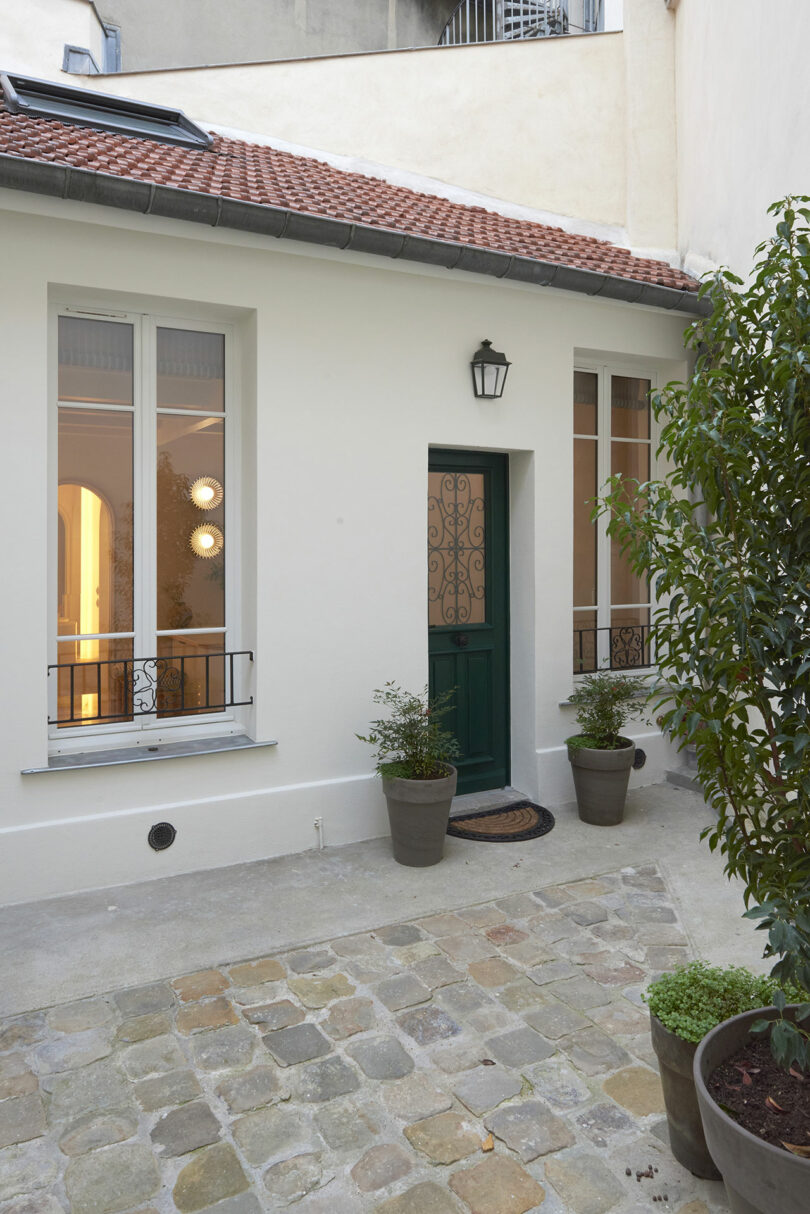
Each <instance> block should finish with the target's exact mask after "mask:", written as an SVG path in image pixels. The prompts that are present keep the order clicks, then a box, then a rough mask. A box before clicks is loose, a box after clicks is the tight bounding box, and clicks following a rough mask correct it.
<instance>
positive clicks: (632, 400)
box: [574, 367, 654, 674]
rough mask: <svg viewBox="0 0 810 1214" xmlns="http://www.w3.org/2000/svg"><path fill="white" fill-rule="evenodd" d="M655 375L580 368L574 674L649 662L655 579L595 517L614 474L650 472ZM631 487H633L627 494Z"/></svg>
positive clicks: (639, 476) (640, 476) (643, 476)
mask: <svg viewBox="0 0 810 1214" xmlns="http://www.w3.org/2000/svg"><path fill="white" fill-rule="evenodd" d="M653 386H654V385H653V382H652V379H651V378H650V377H644V376H638V375H634V374H617V373H616V372H615V371H614V370H612V369H610V368H608V367H593V368H587V369H586V368H585V367H583V368H582V369H580V370H576V371H575V372H574V673H575V674H580V673H584V672H587V671H593V670H597V669H603V668H610V669H614V670H627V669H633V668H638V667H645V666H649V665H650V662H651V657H650V646H649V640H648V638H649V627H650V608H651V602H650V582H649V578H647V577H644V576H641V577H640V576H639V575H638V574H636V573H634V572H633V570H632V569H631V568H630V563H629V561H628V559H627V557H626V556H624V555H623V554H622V552H621V551H620V548H619V544H618V542H617V541H616V540H615V539H611V538H610V537H609V536H608V534H607V519H606V518H605V517H604V516H602V517H601V518H600V519H599V520H598V521H596V522H592V521H591V510H592V508H593V498H595V497H596V496H597V493H598V492H599V490H600V488H601V486H603V485H604V483H605V481H606V480H607V478H608V477H609V476H615V475H617V474H618V475H620V476H622V477H623V478H627V479H628V480H630V481H639V482H644V481H647V480H649V479H650V475H651V469H652V458H653V451H652V418H651V411H650V391H651V389H652V388H653ZM630 492H632V489H631V488H630V486H628V493H630Z"/></svg>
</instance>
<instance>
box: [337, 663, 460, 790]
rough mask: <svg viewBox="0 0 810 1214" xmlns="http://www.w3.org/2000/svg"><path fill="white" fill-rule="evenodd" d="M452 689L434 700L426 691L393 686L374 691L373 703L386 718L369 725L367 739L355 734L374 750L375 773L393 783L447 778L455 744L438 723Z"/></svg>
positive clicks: (447, 708) (449, 706) (447, 707)
mask: <svg viewBox="0 0 810 1214" xmlns="http://www.w3.org/2000/svg"><path fill="white" fill-rule="evenodd" d="M454 694H455V688H453V689H452V690H451V691H446V692H444V693H443V694H442V695H440V696H436V697H435V699H429V697H428V690H427V688H425V690H424V691H423V692H422V693H421V694H420V695H413V694H412V693H411V692H408V691H403V690H402V688H401V687H397V685H396V684H395V683H386V684H385V686H384V687H378V688H377V690H376V691H375V692H374V703H375V704H381V705H382V706H383V707H384V708H387V709H388V710H389V714H390V715H389V716H387V717H385V718H383V719H382V720H379V721H372V722H371V731H370V732H369V733H368V735H367V736H365V737H364V736H363V735H362V734H357V737H358V738H359V739H360V741H361V742H368V743H369V745H371V746H376V747H377V771H378V773H379V774H380V775H381V776H385V777H387V778H388V779H389V780H393V779H395V778H396V777H401V778H403V779H406V780H435V779H438V778H439V777H441V776H444V775H447V768H448V764H449V763H450V762H451V760H453V759H456V758H458V756H459V754H460V751H459V746H458V742H457V741H456V739H455V737H454V736H453V734H452V733H451V732H450V730H449V729H444V728H443V726H442V724H441V719H442V717H445V716H446V715H447V713H448V712H452V710H453V706H452V704H451V703H450V701H451V700H452V698H453V696H454Z"/></svg>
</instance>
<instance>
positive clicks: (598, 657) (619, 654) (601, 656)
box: [574, 624, 653, 674]
mask: <svg viewBox="0 0 810 1214" xmlns="http://www.w3.org/2000/svg"><path fill="white" fill-rule="evenodd" d="M652 664H653V663H652V655H651V653H650V625H649V624H621V625H618V626H616V627H613V628H575V629H574V674H591V673H593V671H595V670H640V669H643V668H644V667H647V666H652Z"/></svg>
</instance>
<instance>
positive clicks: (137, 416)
mask: <svg viewBox="0 0 810 1214" xmlns="http://www.w3.org/2000/svg"><path fill="white" fill-rule="evenodd" d="M60 316H70V317H77V318H81V319H86V320H106V321H114V322H115V321H117V322H119V323H125V324H131V325H132V326H133V383H132V396H133V408H132V409H130V408H128V407H127V406H108V405H103V406H98V407H99V408H104V409H112V410H115V411H117V412H127V413H132V414H133V415H134V417H133V468H132V473H133V495H134V501H135V507H134V516H133V556H134V570H135V575H134V578H133V583H134V591H133V633H132V635H133V658H135V659H138V658H146V657H152V656H154V655H155V654H156V653H157V640H158V637H159V636H161V635H170V634H174V633H175V632H179V631H184V632H186V633H187V634H189V635H192V634H193V633H194V632H195V631H196V632H199V633H200V634H203V633H204V634H208V635H210V634H211V633H219V632H221V634H222V641H223V643H222V649H223V651H225V652H236V651H239V650H244V649H251V648H252V646H251V645H246V644H244V643H243V638H242V636H241V631H242V628H241V619H242V596H241V585H240V581H241V579H240V577H239V571H240V569H241V544H242V531H243V529H242V509H241V494H240V483H241V477H240V453H241V449H242V445H241V407H240V406H241V384H240V375H239V368H240V366H241V362H240V351H239V346H238V335H237V332H236V329H235V326H234V325H233V323H230V322H227V321H222V322H217V321H215V320H214V321H212V320H211V319H210V318H209V317H206V318H202V317H196V316H194V315H193V313H192V314H177V313H171V314H170V313H165V314H164V313H163V312H161V311H157V310H156V311H151V310H150V311H149V312H143V311H139V310H127V311H124V310H122V309H120V308H117V307H110V308H105V307H103V305H100V306H92V307H91V306H86V305H83V304H81V303H72V302H71V301H70V299H69V298H66V299H64V300H57V301H54V302H52V303H51V305H50V307H49V316H48V350H49V392H48V395H49V408H48V426H49V435H50V441H49V447H48V451H49V454H48V483H49V496H48V556H49V560H48V613H47V618H48V664H49V666H50V665H55V664H56V663H57V662H58V648H59V646H58V644H57V625H58V620H57V599H58V561H57V552H58V542H59V540H58V485H59V461H58V423H59V416H58V412H59V400H58V360H59V339H58V327H59V317H60ZM158 328H175V329H186V330H194V331H197V332H206V333H219V334H222V335H223V336H224V338H225V412H224V413H223V414H222V416H223V418H224V420H225V422H226V426H225V486H226V492H227V494H228V497H227V507H226V511H227V513H226V543H225V626H224V628H222V629H220V628H200V629H187V630H182V629H168V630H165V631H161V632H158V630H157V582H156V579H157V560H156V556H157V554H156V550H155V548H154V541H151V544H152V551H151V553H148V552H147V542H146V540H145V537H147V536H154V535H155V534H156V521H157V488H156V469H157V458H156V450H157V417H158V410H157V401H156V394H157V382H156V365H155V356H156V347H157V330H158ZM66 404H70V405H72V406H73V407H75V408H93V407H94V406H93V405H92V404H90V405H85V404H82V403H80V402H76V401H73V402H66ZM161 413H174V414H182V415H184V416H189V415H191V416H194V411H193V410H190V409H164V408H163V407H161ZM200 414H201V415H203V414H204V415H205V416H212V414H211V412H210V410H201V411H200ZM139 582H140V584H139ZM116 635H117V636H119V637H121V636H123V637H126V636H127V635H128V634H126V633H125V634H116ZM141 649H144V650H145V651H144V652H141ZM247 662H248V659H246V658H239V659H237V664H236V669H235V675H236V672H237V671H238V676H239V680H240V683H239V684H237V689H238V688H239V687H240V685H241V687H242V688H244V689H245V691H246V695H245V696H244V698H245V699H247V698H249V695H250V692H251V691H252V684H253V679H252V674H251V673H250V672H249V670H248V669H247V666H246V664H247ZM56 694H57V679H56V674H55V672H51V673H50V675H49V677H48V718H49V719H53V718H55V717H56V715H57V714H56ZM244 712H245V710H244V709H240V708H238V707H234V708H230V709H225V710H224V711H221V712H211V713H195V714H194V716H189V717H170V718H162V719H158V717H157V715H156V714H152V715H149V716H141V717H134V718H133V720H132V721H130V722H127V723H126V724H122V723H120V722H115V723H111V724H103V723H102V724H96V725H92V724H91V725H80V726H61V727H60V726H58V725H49V726H48V751H49V754H51V755H70V754H76V753H81V752H84V751H88V750H109V749H118V748H120V747H144V746H147V747H148V746H156V745H158V744H161V743H171V742H183V741H188V740H194V741H198V740H203V739H204V738H206V737H212V738H213V737H217V738H221V737H225V736H228V735H236V734H244V733H245V732H246V722H245V717H244Z"/></svg>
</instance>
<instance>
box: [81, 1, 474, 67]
mask: <svg viewBox="0 0 810 1214" xmlns="http://www.w3.org/2000/svg"><path fill="white" fill-rule="evenodd" d="M98 4H99V9H100V11H101V13H102V14H103V16H104V19H105V20H106V21H109V22H111V23H112V24H114V25H118V26H120V27H121V33H122V38H121V50H122V68H123V70H124V71H142V70H144V69H151V68H167V67H186V66H191V65H201V64H211V63H246V62H252V61H256V60H258V59H289V58H296V57H298V56H304V55H341V54H348V53H352V52H357V51H381V50H386V49H389V48H395V47H405V46H435V45H436V43H437V42H438V41H439V35H440V34H441V32H442V29H443V28H444V24H445V21H446V20H447V18H448V16H449V14H450V13H451V12H452V10H453V8H454V7H455V0H351V3H343V4H336V3H335V0H228V4H227V5H223V4H222V0H190V2H189V0H98ZM225 10H227V11H225Z"/></svg>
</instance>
